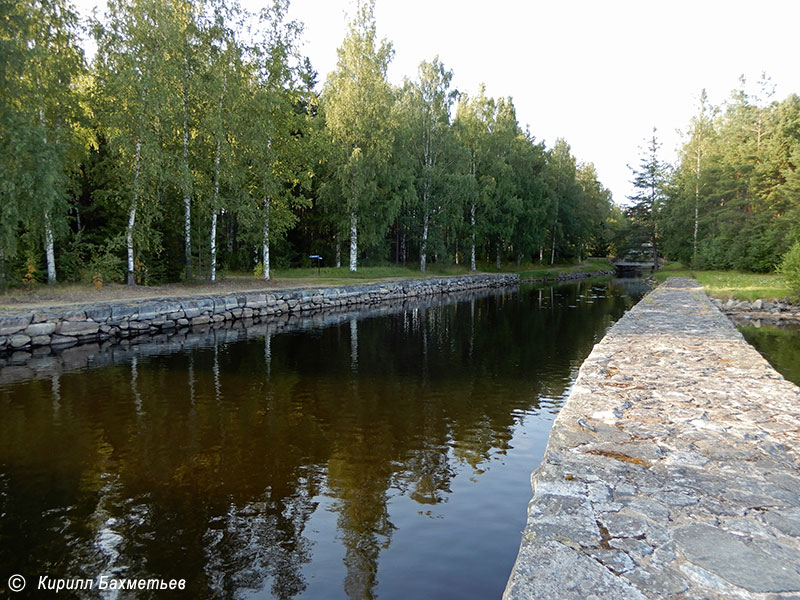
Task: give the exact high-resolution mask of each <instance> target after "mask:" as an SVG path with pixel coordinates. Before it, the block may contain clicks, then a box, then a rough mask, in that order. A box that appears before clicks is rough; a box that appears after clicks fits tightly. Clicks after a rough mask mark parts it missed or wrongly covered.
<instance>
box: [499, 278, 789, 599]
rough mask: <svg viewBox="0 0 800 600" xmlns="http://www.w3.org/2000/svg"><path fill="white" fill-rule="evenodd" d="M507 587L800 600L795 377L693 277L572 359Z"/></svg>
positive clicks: (580, 594)
mask: <svg viewBox="0 0 800 600" xmlns="http://www.w3.org/2000/svg"><path fill="white" fill-rule="evenodd" d="M532 484H533V491H534V496H533V499H532V500H531V503H530V505H529V507H528V521H527V525H526V527H525V530H524V531H523V537H522V543H521V545H520V549H519V554H518V556H517V561H516V563H515V565H514V568H513V571H512V573H511V577H510V579H509V582H508V585H507V587H506V591H505V594H504V598H505V599H507V600H511V599H515V600H518V599H523V598H524V599H541V598H559V599H560V600H569V599H576V600H577V599H580V600H584V599H589V598H597V599H600V598H614V599H615V600H625V599H636V600H641V599H643V598H698V599H699V598H703V599H714V598H719V599H722V598H745V599H747V598H751V599H764V600H766V599H767V598H770V599H788V598H800V388H798V387H797V386H795V385H794V384H792V383H790V382H788V381H786V380H785V379H783V377H781V376H780V375H779V374H778V373H777V372H776V371H775V370H774V369H773V368H772V367H771V366H770V365H769V364H768V363H767V362H766V361H765V360H764V359H763V358H762V357H761V356H760V355H759V354H758V352H756V350H755V349H754V348H753V347H751V346H750V345H749V344H747V343H746V342H745V340H744V339H743V338H742V336H741V335H740V334H739V332H738V331H736V329H735V328H734V326H733V325H732V324H731V323H730V321H729V320H728V319H727V318H726V317H725V316H724V315H722V313H721V312H720V311H719V310H718V309H717V308H716V307H715V306H714V305H713V304H712V303H711V302H710V301H709V299H708V298H707V297H706V295H705V294H704V293H703V292H702V290H701V289H700V288H699V287H698V286H697V284H696V283H695V282H693V281H691V280H688V279H678V278H673V279H670V280H668V281H667V282H666V283H664V284H662V285H661V286H660V287H659V288H657V289H656V290H654V291H653V292H651V293H650V294H649V295H648V296H646V297H645V298H644V299H643V300H641V301H640V302H639V303H638V304H637V305H636V306H635V307H634V308H633V309H632V310H631V311H629V312H628V313H627V314H626V315H625V316H624V317H623V318H622V319H621V320H620V321H618V322H617V323H616V324H615V325H614V326H613V327H612V328H611V329H610V330H609V332H608V334H607V335H606V337H605V338H604V339H603V340H602V341H601V342H600V343H599V344H597V345H596V346H595V347H594V349H593V350H592V353H591V354H590V355H589V357H588V358H587V359H586V361H585V362H584V363H583V365H582V366H581V369H580V372H579V374H578V378H577V380H576V382H575V385H574V387H573V389H572V391H571V394H570V396H569V399H568V400H567V402H566V403H565V405H564V406H563V408H562V409H561V411H560V413H559V415H558V417H557V418H556V420H555V422H554V424H553V428H552V431H551V433H550V438H549V440H548V444H547V449H546V451H545V455H544V458H543V460H542V464H541V465H540V466H539V467H538V468H537V469H536V471H535V472H534V473H533V475H532Z"/></svg>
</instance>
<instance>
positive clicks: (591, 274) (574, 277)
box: [522, 269, 616, 283]
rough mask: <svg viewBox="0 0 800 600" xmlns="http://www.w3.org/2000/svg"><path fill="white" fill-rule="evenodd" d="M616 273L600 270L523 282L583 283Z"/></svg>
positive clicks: (574, 272) (533, 278)
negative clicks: (585, 280)
mask: <svg viewBox="0 0 800 600" xmlns="http://www.w3.org/2000/svg"><path fill="white" fill-rule="evenodd" d="M615 273H616V271H614V270H613V269H612V270H607V269H606V270H600V271H571V272H569V273H559V274H558V275H556V276H555V277H526V278H525V279H523V280H522V281H524V282H530V283H549V282H551V281H552V282H555V281H564V282H567V281H581V280H583V279H590V278H592V277H606V276H609V275H614V274H615Z"/></svg>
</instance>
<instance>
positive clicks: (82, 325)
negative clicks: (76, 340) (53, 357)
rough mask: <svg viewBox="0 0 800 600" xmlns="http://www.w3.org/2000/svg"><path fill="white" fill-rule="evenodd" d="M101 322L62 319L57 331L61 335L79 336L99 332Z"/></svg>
mask: <svg viewBox="0 0 800 600" xmlns="http://www.w3.org/2000/svg"><path fill="white" fill-rule="evenodd" d="M99 329H100V324H99V323H95V322H93V321H62V322H61V323H60V324H59V325H58V327H57V328H56V331H58V333H59V334H61V335H67V336H78V335H90V334H94V333H97V332H98V330H99Z"/></svg>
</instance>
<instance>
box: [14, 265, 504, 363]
mask: <svg viewBox="0 0 800 600" xmlns="http://www.w3.org/2000/svg"><path fill="white" fill-rule="evenodd" d="M517 283H519V276H518V275H517V274H514V273H510V274H497V275H491V274H480V275H465V276H462V277H445V278H427V279H411V280H402V281H391V282H382V283H376V284H370V285H353V286H346V287H336V288H334V287H331V288H318V289H296V290H269V291H264V290H259V291H253V292H242V293H238V294H234V295H225V296H207V297H187V298H157V299H150V300H140V301H136V302H103V303H96V304H87V305H75V306H56V307H50V308H44V309H36V310H32V311H28V312H19V313H14V314H11V313H3V314H0V355H5V354H9V353H12V352H16V351H25V350H30V349H34V348H41V347H50V348H53V349H59V348H68V347H70V346H74V345H76V344H80V343H91V342H103V341H106V340H109V339H114V338H116V339H125V338H130V337H134V336H138V335H143V334H148V335H155V334H158V333H163V332H170V331H174V330H177V329H181V328H186V327H197V326H201V325H207V324H210V323H224V322H231V321H236V320H239V319H249V318H253V317H265V316H272V315H282V314H288V313H299V312H305V311H311V310H319V309H323V308H331V307H343V306H355V305H370V304H376V303H379V302H385V301H387V300H397V299H402V298H416V297H424V296H430V295H435V294H447V293H452V292H457V291H462V290H469V289H479V288H487V287H500V286H506V285H514V284H517Z"/></svg>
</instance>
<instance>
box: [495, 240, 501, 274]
mask: <svg viewBox="0 0 800 600" xmlns="http://www.w3.org/2000/svg"><path fill="white" fill-rule="evenodd" d="M495 249H496V251H497V270H498V271H499V270H500V242H497V244H496V246H495Z"/></svg>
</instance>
